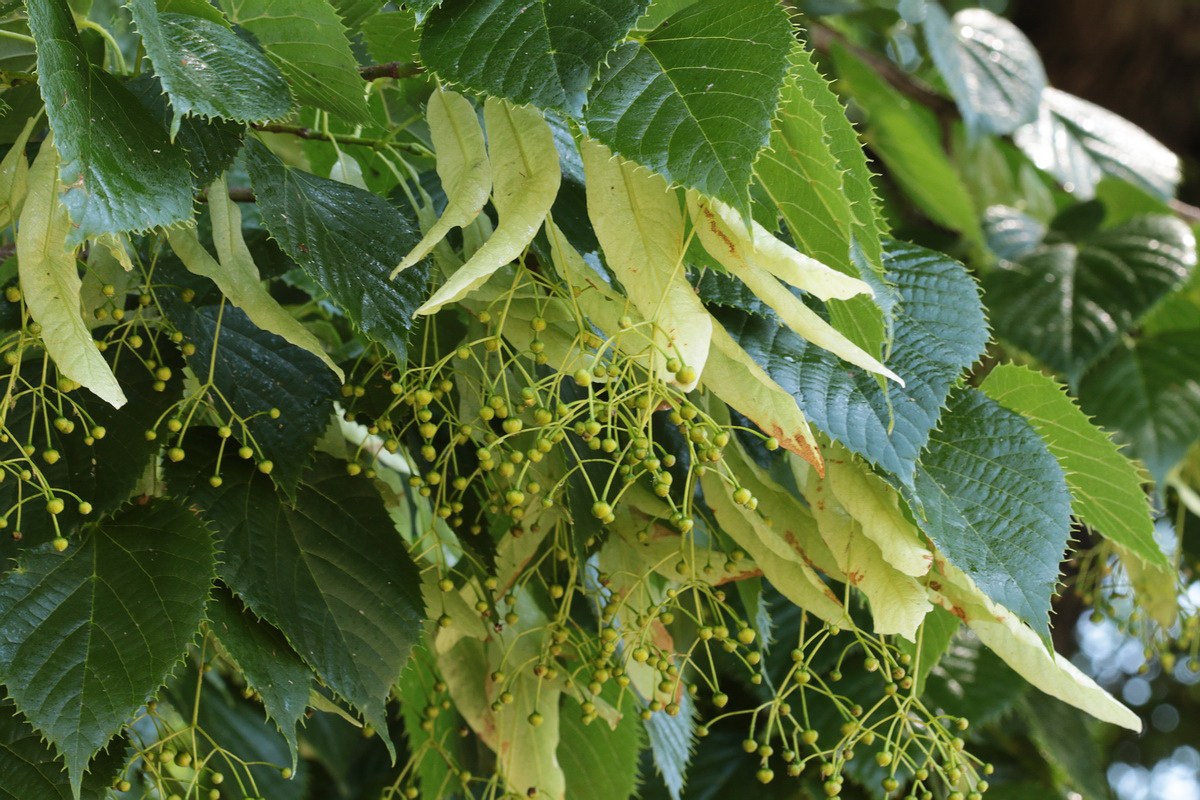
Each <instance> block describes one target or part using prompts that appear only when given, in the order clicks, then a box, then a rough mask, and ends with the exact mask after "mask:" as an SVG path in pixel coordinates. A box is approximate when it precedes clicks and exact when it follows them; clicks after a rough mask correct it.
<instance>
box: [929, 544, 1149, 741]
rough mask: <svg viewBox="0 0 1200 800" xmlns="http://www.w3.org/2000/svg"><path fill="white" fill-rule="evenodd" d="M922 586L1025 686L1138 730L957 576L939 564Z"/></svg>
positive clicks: (1134, 719) (1131, 718) (1133, 720)
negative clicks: (1006, 665) (1026, 683)
mask: <svg viewBox="0 0 1200 800" xmlns="http://www.w3.org/2000/svg"><path fill="white" fill-rule="evenodd" d="M926 584H927V586H928V587H929V596H930V598H931V599H932V600H933V601H934V602H935V603H937V604H938V605H940V606H941V607H942V608H944V609H946V610H947V611H949V612H951V613H952V614H954V615H955V616H956V617H958V618H959V619H961V620H962V621H963V622H965V623H966V624H967V625H968V626H970V628H971V630H972V631H974V632H975V634H976V635H977V636H978V637H979V639H980V641H982V642H983V643H984V644H985V645H987V646H988V648H989V649H991V651H992V652H993V653H995V654H996V655H998V656H1000V658H1001V659H1002V660H1003V661H1004V663H1006V664H1008V666H1009V667H1011V668H1012V669H1014V670H1015V671H1016V672H1017V673H1018V674H1019V675H1021V677H1023V678H1024V679H1025V680H1027V681H1029V683H1031V684H1033V685H1034V686H1036V687H1037V688H1038V689H1041V690H1042V691H1043V692H1045V693H1046V694H1049V695H1052V696H1053V697H1057V698H1058V699H1059V700H1062V701H1063V702H1065V703H1069V704H1071V705H1073V706H1075V707H1076V708H1078V709H1081V710H1083V711H1086V712H1087V713H1089V714H1091V715H1092V716H1093V717H1096V718H1097V719H1099V720H1103V721H1104V722H1111V723H1113V724H1114V725H1120V726H1122V727H1124V728H1129V729H1130V730H1133V731H1140V730H1141V728H1142V722H1141V719H1139V717H1138V715H1137V714H1135V713H1133V712H1132V711H1130V710H1129V709H1128V708H1126V707H1125V706H1123V705H1121V703H1119V702H1117V700H1116V699H1115V698H1113V696H1112V695H1110V694H1109V693H1108V692H1106V691H1104V689H1102V688H1100V686H1098V685H1097V684H1096V682H1095V681H1093V680H1092V679H1091V678H1089V677H1088V676H1087V675H1085V674H1084V673H1083V672H1082V671H1081V670H1080V669H1079V668H1078V667H1076V666H1075V665H1074V664H1072V663H1071V662H1070V660H1068V659H1066V658H1064V657H1062V656H1060V655H1059V654H1057V653H1055V652H1054V651H1053V650H1051V649H1050V648H1049V647H1047V645H1046V642H1045V641H1044V640H1043V639H1042V638H1040V637H1039V636H1038V635H1037V634H1036V633H1034V631H1033V629H1032V628H1030V627H1029V626H1028V625H1026V624H1025V623H1023V622H1021V620H1020V619H1019V618H1018V617H1017V615H1016V614H1014V613H1012V611H1010V610H1009V609H1007V608H1005V607H1004V606H1001V605H997V604H996V603H993V602H992V601H991V600H989V599H988V598H987V597H986V596H985V595H984V593H983V592H982V591H980V590H979V588H977V587H976V586H975V585H974V583H972V581H971V579H970V578H968V577H967V576H966V575H964V574H963V573H962V572H960V571H958V570H957V569H955V568H954V567H953V566H951V565H949V564H946V563H939V564H938V565H937V567H936V568H935V571H934V572H931V573H930V574H929V577H928V578H927V580H926Z"/></svg>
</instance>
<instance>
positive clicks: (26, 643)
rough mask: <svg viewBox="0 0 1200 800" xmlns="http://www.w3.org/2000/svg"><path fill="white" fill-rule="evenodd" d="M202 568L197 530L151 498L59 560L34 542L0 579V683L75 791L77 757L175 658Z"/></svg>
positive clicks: (189, 625) (92, 749) (204, 576)
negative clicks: (58, 759) (1, 627)
mask: <svg viewBox="0 0 1200 800" xmlns="http://www.w3.org/2000/svg"><path fill="white" fill-rule="evenodd" d="M214 567H215V558H214V554H213V543H212V538H211V537H210V535H209V533H208V531H207V530H206V529H205V528H204V526H203V524H201V523H200V521H199V520H197V519H196V517H195V516H194V515H193V514H192V513H191V512H189V511H188V510H187V509H186V508H184V507H183V506H182V505H179V504H177V503H176V502H174V501H171V500H163V499H157V500H152V501H150V502H149V503H147V504H145V505H135V506H131V507H129V508H128V509H127V510H125V511H123V512H121V513H120V514H118V515H117V516H116V517H114V518H113V519H111V520H109V521H107V522H105V523H103V524H102V525H99V526H97V527H96V528H93V529H92V530H91V531H90V532H89V533H88V534H87V536H86V537H84V538H83V539H82V541H79V542H77V543H75V544H73V545H72V547H71V549H70V550H68V551H67V552H66V553H59V552H57V551H56V550H55V549H54V548H53V547H51V546H50V545H42V546H41V547H39V548H37V549H36V550H33V551H31V552H28V553H26V554H24V555H23V556H22V558H21V561H20V566H19V568H18V569H16V570H14V571H13V572H10V573H8V574H7V575H5V576H4V578H3V579H2V580H0V616H3V618H4V624H5V635H4V638H3V639H2V640H0V681H3V683H4V685H5V687H6V688H7V690H8V694H9V697H11V698H12V699H13V700H14V701H15V702H16V704H17V708H19V709H20V710H21V712H22V713H23V714H24V715H25V716H26V717H27V718H28V719H29V721H30V723H31V724H32V725H33V727H35V728H36V729H37V730H38V731H39V732H41V733H42V734H43V735H45V737H46V738H47V739H49V740H50V741H51V742H52V743H53V744H54V746H55V748H56V749H57V750H58V752H59V753H60V754H61V755H62V756H63V758H64V760H65V761H66V764H67V771H68V773H69V775H70V780H71V787H72V789H73V790H74V791H75V794H76V796H78V794H79V787H80V785H81V783H82V780H83V773H84V770H85V769H86V768H87V765H88V761H89V760H90V759H91V758H92V756H94V755H95V754H96V753H97V752H98V751H99V750H100V749H101V748H102V747H104V746H105V744H107V743H108V740H109V739H111V738H112V737H113V735H114V734H116V733H117V731H119V730H120V729H121V727H122V726H123V725H124V724H125V722H126V721H127V720H128V719H129V718H130V716H132V715H133V713H134V712H135V711H137V709H138V708H139V707H140V706H141V705H142V704H143V703H145V702H146V700H148V699H149V698H150V697H151V696H153V694H154V693H155V691H157V689H158V687H159V686H160V685H162V682H163V680H164V679H165V678H166V677H167V675H168V673H170V671H171V669H172V668H173V667H174V665H175V664H176V663H177V662H178V661H179V659H180V657H181V656H182V655H183V651H184V648H185V647H186V646H187V644H188V643H189V642H190V641H191V640H192V637H193V636H194V635H195V633H196V629H197V627H198V626H199V624H200V619H201V618H202V616H203V612H204V603H205V600H206V599H207V598H208V591H209V587H210V585H211V583H212V578H213V571H214Z"/></svg>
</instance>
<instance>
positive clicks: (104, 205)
mask: <svg viewBox="0 0 1200 800" xmlns="http://www.w3.org/2000/svg"><path fill="white" fill-rule="evenodd" d="M27 7H28V9H29V27H30V29H31V30H32V31H33V36H34V38H35V39H37V41H38V59H37V61H38V64H37V71H38V84H39V86H40V87H41V91H42V99H43V100H44V101H45V103H46V116H47V117H49V119H50V126H51V127H52V128H53V129H54V133H55V134H56V139H57V140H58V148H59V153H60V155H61V157H62V166H61V171H60V176H61V179H62V185H63V187H64V193H63V198H62V201H63V203H64V204H65V205H66V207H67V209H68V210H69V212H70V215H71V221H72V222H73V223H74V225H73V226H72V227H71V229H70V231H69V232H68V238H67V241H68V243H69V244H71V245H76V244H79V243H80V242H82V241H83V240H84V239H87V238H90V237H92V236H96V235H98V234H102V233H111V232H115V231H131V230H146V229H147V228H153V227H155V226H158V225H174V224H175V223H178V222H183V221H185V220H188V219H191V216H192V192H191V180H190V177H189V175H188V171H187V162H186V161H184V158H183V153H182V152H181V151H180V149H179V148H178V147H173V146H172V145H171V143H170V142H169V141H168V140H167V134H166V131H165V130H163V128H162V127H160V126H159V125H158V124H156V122H155V121H154V119H153V118H152V117H151V116H150V115H149V114H148V113H147V112H146V110H145V109H144V108H143V107H142V106H141V104H140V103H138V102H137V100H136V99H135V98H134V97H133V95H132V94H130V93H129V91H128V90H127V89H126V88H125V87H124V86H122V85H121V83H120V81H118V80H117V78H116V77H114V76H113V75H110V74H108V73H107V72H105V71H104V70H102V69H100V68H99V67H97V66H95V65H94V64H92V63H91V62H90V61H89V60H88V58H87V55H86V54H85V53H84V52H83V44H82V42H81V41H80V38H79V32H78V31H77V30H75V22H74V20H73V19H72V17H71V10H70V8H68V6H67V3H66V0H46V2H38V3H30V4H29V5H28V6H27ZM80 383H83V381H80Z"/></svg>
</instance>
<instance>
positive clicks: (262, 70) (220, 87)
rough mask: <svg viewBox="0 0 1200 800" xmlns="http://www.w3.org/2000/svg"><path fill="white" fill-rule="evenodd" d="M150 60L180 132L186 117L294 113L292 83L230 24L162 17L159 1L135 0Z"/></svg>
mask: <svg viewBox="0 0 1200 800" xmlns="http://www.w3.org/2000/svg"><path fill="white" fill-rule="evenodd" d="M129 10H130V13H131V14H133V21H134V22H135V23H136V24H137V27H138V32H139V33H141V35H142V43H143V45H144V46H145V48H146V56H147V57H148V58H149V59H150V62H151V63H152V64H153V65H154V71H155V73H157V75H158V79H159V81H161V82H162V87H163V90H164V91H166V93H167V94H168V95H170V98H171V108H172V110H173V111H174V113H175V118H174V119H173V120H172V121H171V131H172V134H174V133H175V132H176V131H177V130H178V129H179V123H180V119H181V118H182V117H184V116H186V115H192V114H198V115H200V116H203V117H224V118H225V119H232V120H237V121H238V122H266V121H267V120H272V119H281V118H283V117H286V116H287V115H288V113H289V112H290V111H291V98H290V96H289V94H288V90H287V82H286V81H284V79H283V75H282V74H281V73H280V72H279V69H278V68H277V67H276V66H275V65H274V64H273V63H271V60H270V59H268V58H267V57H266V56H265V55H263V53H262V51H261V50H259V49H257V48H256V47H254V46H253V45H251V44H250V43H249V42H247V41H245V40H244V39H242V38H240V37H239V36H238V35H237V34H236V33H234V32H233V31H232V30H230V29H229V27H228V26H227V25H223V24H220V23H218V22H213V21H212V20H209V19H204V18H202V17H196V16H190V15H187V14H169V13H164V14H160V13H159V11H158V9H157V8H156V7H155V3H154V0H132V2H131V3H130V4H129Z"/></svg>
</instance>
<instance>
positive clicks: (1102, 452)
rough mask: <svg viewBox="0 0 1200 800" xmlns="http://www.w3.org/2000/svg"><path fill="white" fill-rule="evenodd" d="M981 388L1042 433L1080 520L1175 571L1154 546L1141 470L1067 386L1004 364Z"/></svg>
mask: <svg viewBox="0 0 1200 800" xmlns="http://www.w3.org/2000/svg"><path fill="white" fill-rule="evenodd" d="M979 388H980V389H981V390H982V391H984V392H986V393H987V394H988V396H990V397H991V398H992V399H993V400H995V401H996V402H998V403H1000V404H1001V405H1003V406H1004V407H1005V408H1007V409H1009V410H1010V411H1015V412H1017V413H1018V414H1022V415H1024V416H1025V417H1026V418H1028V419H1029V421H1030V422H1032V423H1033V426H1034V427H1035V428H1037V430H1038V433H1040V434H1041V435H1042V438H1043V439H1045V441H1046V445H1047V447H1049V448H1050V452H1051V453H1053V454H1054V456H1055V458H1057V459H1058V463H1059V464H1060V465H1061V466H1062V468H1063V472H1064V473H1065V474H1066V476H1067V486H1068V487H1069V488H1070V489H1071V508H1072V511H1073V512H1074V514H1075V516H1076V517H1078V518H1079V519H1080V520H1081V521H1082V522H1083V523H1085V524H1087V525H1090V526H1091V527H1093V528H1095V529H1096V530H1097V531H1099V532H1100V533H1101V534H1103V535H1104V536H1106V537H1107V538H1109V539H1111V540H1113V541H1114V542H1116V543H1117V544H1119V545H1121V546H1122V547H1124V548H1125V549H1127V550H1129V551H1131V552H1133V553H1136V554H1137V555H1138V556H1139V557H1140V558H1141V559H1142V560H1143V561H1145V562H1146V563H1147V564H1156V565H1158V566H1160V567H1163V568H1164V569H1165V568H1168V567H1170V563H1169V562H1168V560H1167V557H1166V555H1165V554H1164V553H1163V551H1162V548H1160V547H1159V546H1158V543H1157V542H1155V541H1154V520H1153V519H1152V517H1151V514H1150V503H1149V502H1148V498H1147V496H1146V493H1145V491H1143V490H1142V480H1141V477H1140V476H1139V475H1138V470H1137V468H1136V467H1134V465H1133V463H1132V462H1131V461H1130V460H1129V459H1128V458H1126V457H1125V456H1123V455H1121V452H1120V450H1118V449H1117V446H1116V445H1115V444H1113V443H1112V442H1111V441H1110V440H1109V438H1108V436H1107V435H1106V434H1105V433H1104V431H1102V430H1100V429H1099V428H1097V427H1096V426H1095V425H1093V424H1092V423H1091V422H1090V421H1089V420H1088V418H1087V417H1086V416H1085V415H1084V413H1083V412H1082V411H1080V410H1079V407H1078V406H1077V405H1075V402H1074V400H1072V398H1071V397H1070V396H1069V395H1068V394H1067V393H1066V388H1065V387H1064V386H1061V385H1060V384H1058V383H1057V382H1056V381H1055V380H1054V379H1053V378H1049V377H1047V376H1045V375H1043V374H1042V373H1040V372H1035V371H1034V370H1031V369H1027V368H1026V367H1020V366H1017V365H1015V364H1002V365H1001V366H998V367H996V368H995V369H993V370H992V371H991V373H990V374H989V375H988V376H987V380H985V381H984V382H983V383H982V384H981V385H980V387H979Z"/></svg>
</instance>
